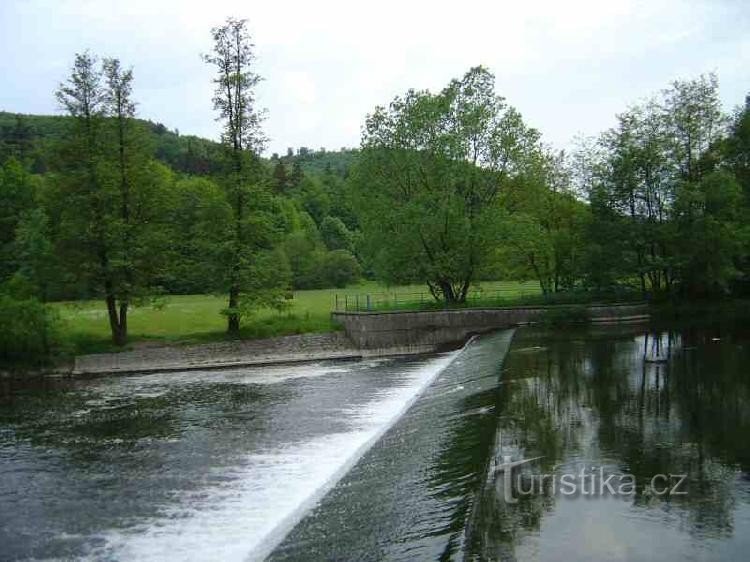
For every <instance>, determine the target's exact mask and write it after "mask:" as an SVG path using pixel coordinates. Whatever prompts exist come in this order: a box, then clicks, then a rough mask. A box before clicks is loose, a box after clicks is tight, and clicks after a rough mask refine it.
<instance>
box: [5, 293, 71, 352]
mask: <svg viewBox="0 0 750 562" xmlns="http://www.w3.org/2000/svg"><path fill="white" fill-rule="evenodd" d="M58 348H59V339H58V331H57V317H56V316H55V315H54V314H53V312H52V311H51V310H50V308H49V307H47V306H46V305H44V304H43V303H41V302H39V301H38V300H36V299H34V298H24V299H17V298H13V297H11V296H9V295H0V365H2V366H18V365H23V366H41V365H45V364H48V363H49V362H50V360H51V358H52V355H53V354H54V353H55V352H57V351H58Z"/></svg>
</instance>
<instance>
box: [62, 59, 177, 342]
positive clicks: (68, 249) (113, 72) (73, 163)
mask: <svg viewBox="0 0 750 562" xmlns="http://www.w3.org/2000/svg"><path fill="white" fill-rule="evenodd" d="M132 79H133V77H132V72H131V71H130V70H127V71H123V70H122V69H121V66H120V63H119V61H117V60H116V59H105V60H104V63H103V70H99V68H98V66H97V61H96V58H95V57H94V56H92V55H90V54H88V53H84V54H78V55H76V58H75V62H74V65H73V70H72V73H71V76H70V78H69V79H68V81H67V82H66V83H65V84H62V85H61V86H60V88H59V89H58V91H57V98H58V100H59V102H60V104H61V105H62V107H63V108H65V109H66V110H67V111H68V113H69V114H70V115H71V116H72V117H74V118H75V125H74V127H73V130H72V132H71V135H70V136H69V138H68V140H67V143H66V144H65V146H64V147H63V149H62V152H61V155H60V160H61V162H62V163H63V173H62V174H61V176H60V178H59V187H60V189H59V193H58V194H57V197H58V200H57V202H56V205H55V206H56V208H57V211H56V213H57V215H58V218H59V224H58V225H56V228H57V230H58V231H59V233H58V239H57V241H58V244H59V245H60V249H61V251H62V252H64V253H65V255H66V258H67V262H68V263H69V264H71V265H72V266H73V267H72V268H71V269H72V273H74V275H75V276H76V277H77V278H78V280H79V282H82V283H87V284H90V285H91V286H93V287H97V288H98V289H99V290H100V291H101V293H102V294H103V297H104V300H105V303H106V306H107V315H108V319H109V325H110V330H111V333H112V341H113V342H114V343H115V344H116V345H124V344H125V343H126V341H127V337H128V322H127V319H128V309H129V307H130V304H131V302H132V300H133V298H135V297H136V296H145V295H147V294H148V293H149V292H150V291H151V290H152V289H153V281H154V280H155V279H156V278H157V277H158V275H157V271H158V269H159V268H160V267H161V260H160V257H159V256H160V253H161V250H162V249H163V248H164V246H165V244H166V240H165V239H164V236H163V220H162V216H163V213H162V211H163V205H162V201H163V194H164V192H165V190H164V189H163V188H164V183H165V182H169V181H170V177H169V173H168V171H166V170H165V168H164V167H163V166H161V165H159V164H156V163H154V162H153V161H151V160H150V158H149V155H148V153H147V149H148V145H147V143H145V142H144V141H143V138H142V135H140V134H139V132H138V127H137V126H136V123H135V120H134V117H135V104H134V102H133V101H132V98H131V89H132Z"/></svg>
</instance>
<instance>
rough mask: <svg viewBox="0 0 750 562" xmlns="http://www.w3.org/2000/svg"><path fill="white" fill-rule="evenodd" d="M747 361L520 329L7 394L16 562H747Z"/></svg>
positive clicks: (739, 334) (4, 495)
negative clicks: (417, 347)
mask: <svg viewBox="0 0 750 562" xmlns="http://www.w3.org/2000/svg"><path fill="white" fill-rule="evenodd" d="M749 360H750V333H748V331H747V330H745V329H744V328H743V327H742V326H741V325H734V326H717V325H711V326H709V325H703V326H698V327H695V326H693V327H679V328H674V327H673V328H671V329H665V328H659V329H649V328H643V327H615V328H590V329H581V330H570V329H566V330H563V331H543V330H538V329H532V328H522V329H518V330H515V331H504V332H498V333H495V334H490V335H485V336H481V337H479V338H476V339H474V340H473V341H471V342H470V343H468V344H467V346H466V347H465V348H464V349H463V350H458V351H452V352H447V353H442V354H436V355H431V356H420V357H409V358H404V357H401V358H388V359H378V360H370V361H367V360H365V361H357V362H344V361H341V362H320V363H313V364H305V365H288V366H278V367H264V368H252V369H236V370H221V371H193V372H182V373H157V374H148V375H131V376H112V377H101V378H95V379H75V380H71V379H30V380H23V379H12V380H11V379H5V380H0V558H1V559H3V560H19V559H20V560H24V559H61V558H89V559H97V560H135V559H137V560H217V559H221V560H254V559H263V558H270V559H271V560H403V561H406V560H563V559H570V560H643V559H649V560H715V559H725V560H744V559H745V554H746V553H747V552H748V550H749V549H750V439H748V437H747V436H748V435H749V434H750V433H749V431H748V430H750V373H749V372H748V369H747V365H748V364H750V363H749ZM565 477H570V478H571V482H573V483H574V484H575V490H573V492H574V493H569V492H571V490H570V489H567V490H566V489H565V487H564V486H560V482H561V481H562V482H564V481H565V480H564V478H565ZM659 477H663V478H661V479H659ZM574 478H576V480H573V479H574ZM605 481H606V482H611V481H614V482H619V483H621V484H623V483H624V484H628V485H627V486H622V487H621V488H617V486H615V488H616V493H611V489H610V488H607V487H606V486H603V482H605ZM535 482H538V483H539V486H538V487H537V488H534V486H533V485H534V483H535ZM587 485H588V488H587ZM524 486H525V487H524ZM667 490H668V491H667Z"/></svg>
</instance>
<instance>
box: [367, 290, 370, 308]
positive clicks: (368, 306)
mask: <svg viewBox="0 0 750 562" xmlns="http://www.w3.org/2000/svg"><path fill="white" fill-rule="evenodd" d="M370 310H371V309H370V293H367V312H370Z"/></svg>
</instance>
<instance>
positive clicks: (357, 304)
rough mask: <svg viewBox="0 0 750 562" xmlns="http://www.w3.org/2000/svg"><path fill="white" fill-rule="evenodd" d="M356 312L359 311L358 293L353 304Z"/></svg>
mask: <svg viewBox="0 0 750 562" xmlns="http://www.w3.org/2000/svg"><path fill="white" fill-rule="evenodd" d="M354 307H355V309H356V311H357V312H359V294H357V296H356V304H355V305H354Z"/></svg>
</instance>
